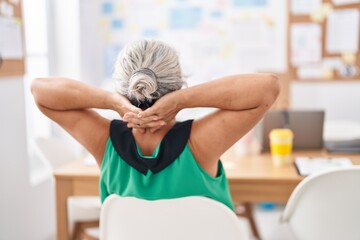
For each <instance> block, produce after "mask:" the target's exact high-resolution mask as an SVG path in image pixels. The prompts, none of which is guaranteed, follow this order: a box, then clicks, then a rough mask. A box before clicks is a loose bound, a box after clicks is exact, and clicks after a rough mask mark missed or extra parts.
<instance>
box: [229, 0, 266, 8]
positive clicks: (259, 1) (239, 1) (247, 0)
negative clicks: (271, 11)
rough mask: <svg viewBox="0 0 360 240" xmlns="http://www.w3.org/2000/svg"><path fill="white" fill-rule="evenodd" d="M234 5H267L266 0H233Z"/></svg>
mask: <svg viewBox="0 0 360 240" xmlns="http://www.w3.org/2000/svg"><path fill="white" fill-rule="evenodd" d="M233 5H234V6H235V7H263V6H266V5H267V0H233Z"/></svg>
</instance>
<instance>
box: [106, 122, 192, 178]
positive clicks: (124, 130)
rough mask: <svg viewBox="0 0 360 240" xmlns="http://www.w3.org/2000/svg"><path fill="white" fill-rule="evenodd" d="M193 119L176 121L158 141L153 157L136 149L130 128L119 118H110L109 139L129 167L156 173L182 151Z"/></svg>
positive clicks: (143, 171)
mask: <svg viewBox="0 0 360 240" xmlns="http://www.w3.org/2000/svg"><path fill="white" fill-rule="evenodd" d="M192 122H193V120H187V121H185V122H176V123H175V125H174V126H173V127H172V128H171V129H170V130H169V131H168V132H167V133H166V135H165V136H164V138H163V140H162V141H161V143H160V148H159V152H158V154H157V156H156V157H154V158H144V157H142V156H140V154H139V153H138V151H137V147H136V141H135V138H134V136H133V134H132V131H131V129H130V128H128V127H127V124H126V123H125V122H123V121H121V120H112V121H111V124H110V139H111V142H112V144H113V146H114V148H115V150H116V152H117V153H118V154H119V156H120V157H121V158H122V159H123V160H124V161H125V162H126V163H127V164H129V165H130V166H131V167H133V168H135V169H136V170H137V171H139V172H141V173H143V174H144V175H146V173H147V171H148V170H151V171H152V172H153V173H158V172H160V171H161V170H163V169H165V168H166V167H167V166H169V165H170V164H171V163H173V162H174V161H175V160H176V159H177V158H178V156H179V155H180V154H181V153H182V152H183V150H184V148H185V146H186V144H187V142H188V140H189V136H190V132H191V126H192Z"/></svg>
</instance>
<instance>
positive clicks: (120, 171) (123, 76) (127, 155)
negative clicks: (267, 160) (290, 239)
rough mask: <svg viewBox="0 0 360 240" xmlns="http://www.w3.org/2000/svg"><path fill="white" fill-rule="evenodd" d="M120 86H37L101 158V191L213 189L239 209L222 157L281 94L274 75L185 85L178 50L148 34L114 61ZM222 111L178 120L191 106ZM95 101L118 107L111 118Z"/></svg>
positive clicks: (152, 194)
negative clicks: (113, 88)
mask: <svg viewBox="0 0 360 240" xmlns="http://www.w3.org/2000/svg"><path fill="white" fill-rule="evenodd" d="M113 77H114V79H115V81H116V90H117V91H116V93H110V92H107V91H104V90H101V89H99V88H95V87H92V86H89V85H86V84H84V83H81V82H78V81H74V80H70V79H65V78H39V79H35V80H34V81H33V83H32V86H31V90H32V93H33V95H34V99H35V101H36V103H37V105H38V107H39V109H40V110H41V111H42V112H43V113H44V114H45V115H46V116H48V117H49V118H51V119H52V120H54V121H55V122H57V123H58V124H59V125H60V126H61V127H63V128H64V129H65V130H66V131H67V132H69V133H70V134H71V135H72V136H73V137H74V138H75V139H77V141H79V142H80V143H81V144H82V145H83V146H84V147H85V148H86V149H87V150H88V151H89V152H90V153H91V154H92V155H93V156H94V157H95V159H96V161H97V163H98V165H99V167H100V168H101V178H100V194H101V198H102V200H104V199H105V198H106V197H107V196H108V195H109V194H112V193H115V194H119V195H121V196H135V197H139V198H143V199H150V200H151V199H161V198H177V197H184V196H190V195H199V196H207V197H210V198H213V199H215V200H217V201H220V202H222V203H224V204H225V205H227V206H228V207H230V208H231V209H233V205H232V202H231V197H230V193H229V189H228V185H227V181H226V177H225V173H224V170H223V167H222V165H221V162H220V161H219V158H220V156H221V155H222V154H223V153H224V152H225V151H226V150H227V149H228V148H229V147H230V146H232V145H233V144H234V143H235V142H236V141H238V140H239V139H240V138H241V137H242V136H244V135H245V134H246V133H247V132H248V131H249V130H250V129H251V128H252V127H253V126H254V125H255V124H256V123H257V122H258V121H259V120H260V119H261V118H262V116H263V114H264V113H265V112H266V111H267V110H268V109H269V108H270V106H271V105H272V103H273V102H274V101H275V99H276V98H277V95H278V93H279V84H278V80H277V77H276V76H274V75H272V74H246V75H233V76H227V77H223V78H220V79H217V80H214V81H210V82H207V83H204V84H201V85H197V86H194V87H189V88H184V89H182V86H183V85H184V83H185V82H184V80H183V75H182V73H181V68H180V65H179V61H178V57H177V54H176V52H175V51H174V49H172V48H171V47H169V46H168V45H166V44H164V43H161V42H159V41H153V40H152V41H150V40H142V41H138V42H135V43H133V44H131V45H129V46H127V47H125V48H124V49H123V50H122V52H121V53H120V54H119V57H118V59H117V61H116V63H115V70H114V76H113ZM194 107H213V108H217V109H218V110H217V111H215V112H213V113H211V114H208V115H207V116H205V117H203V118H200V119H196V120H194V121H186V122H182V123H176V121H175V116H176V114H177V113H178V112H179V111H180V110H182V109H185V108H194ZM92 108H100V109H111V110H114V111H116V112H118V113H119V115H120V116H121V117H122V119H123V121H121V120H113V121H110V120H108V119H106V118H104V117H102V116H100V115H99V114H97V113H96V112H95V111H94V110H92Z"/></svg>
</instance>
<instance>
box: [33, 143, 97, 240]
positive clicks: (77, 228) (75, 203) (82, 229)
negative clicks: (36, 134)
mask: <svg viewBox="0 0 360 240" xmlns="http://www.w3.org/2000/svg"><path fill="white" fill-rule="evenodd" d="M34 147H35V152H36V155H37V156H38V157H39V158H40V159H41V160H42V162H44V163H45V164H46V165H47V166H48V167H49V168H50V170H51V171H55V170H56V169H57V168H59V167H61V166H62V165H64V164H66V163H69V162H71V161H74V160H76V159H79V158H80V156H79V154H77V153H76V152H75V151H74V150H73V149H72V148H71V147H70V146H68V145H67V144H66V143H65V142H64V141H63V140H61V139H56V138H37V139H36V140H35V144H34ZM67 208H68V222H69V234H71V235H72V239H77V238H79V236H80V235H83V236H84V235H85V236H87V237H88V238H91V237H92V238H93V239H97V238H98V235H97V236H96V234H92V232H96V230H95V231H94V229H93V228H92V227H96V226H98V222H99V219H100V209H101V201H100V198H99V196H72V197H69V198H68V199H67ZM90 228H92V229H90Z"/></svg>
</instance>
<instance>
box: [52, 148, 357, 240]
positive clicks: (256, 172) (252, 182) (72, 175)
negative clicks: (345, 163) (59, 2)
mask: <svg viewBox="0 0 360 240" xmlns="http://www.w3.org/2000/svg"><path fill="white" fill-rule="evenodd" d="M297 156H306V157H319V156H322V157H340V156H341V157H349V158H350V159H351V160H352V162H353V163H354V164H356V165H360V154H357V155H354V154H353V155H349V154H338V155H334V154H329V153H326V152H325V151H319V150H318V151H301V152H294V153H293V159H295V157H297ZM221 159H222V162H223V165H224V168H225V171H226V175H227V178H228V181H229V186H230V192H231V197H232V199H233V201H234V202H235V203H236V202H243V203H247V204H249V203H254V202H264V201H271V202H278V203H285V202H286V201H287V200H288V198H289V196H290V195H291V193H292V191H293V190H294V188H295V187H296V185H297V184H298V183H299V182H300V181H301V180H302V179H303V177H301V176H299V175H298V173H297V171H296V169H295V166H294V164H289V165H287V166H283V167H274V166H273V165H272V161H271V156H270V154H269V153H267V154H260V155H251V156H238V155H237V154H236V149H235V148H230V149H229V150H228V151H227V152H226V153H225V154H224V155H223V156H222V157H221ZM54 175H55V183H56V208H57V239H58V240H63V239H64V240H65V239H69V235H68V222H67V198H68V197H69V196H81V195H98V194H99V176H100V171H99V167H98V166H96V165H85V164H84V161H82V160H80V159H79V160H78V161H74V162H72V163H70V164H67V165H65V166H63V167H61V168H59V169H58V170H56V171H55V173H54ZM248 209H251V208H249V207H248ZM247 215H248V217H249V219H250V223H251V226H252V227H253V229H256V228H255V227H254V226H255V222H254V221H253V219H252V217H251V211H249V213H248V214H247Z"/></svg>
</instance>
